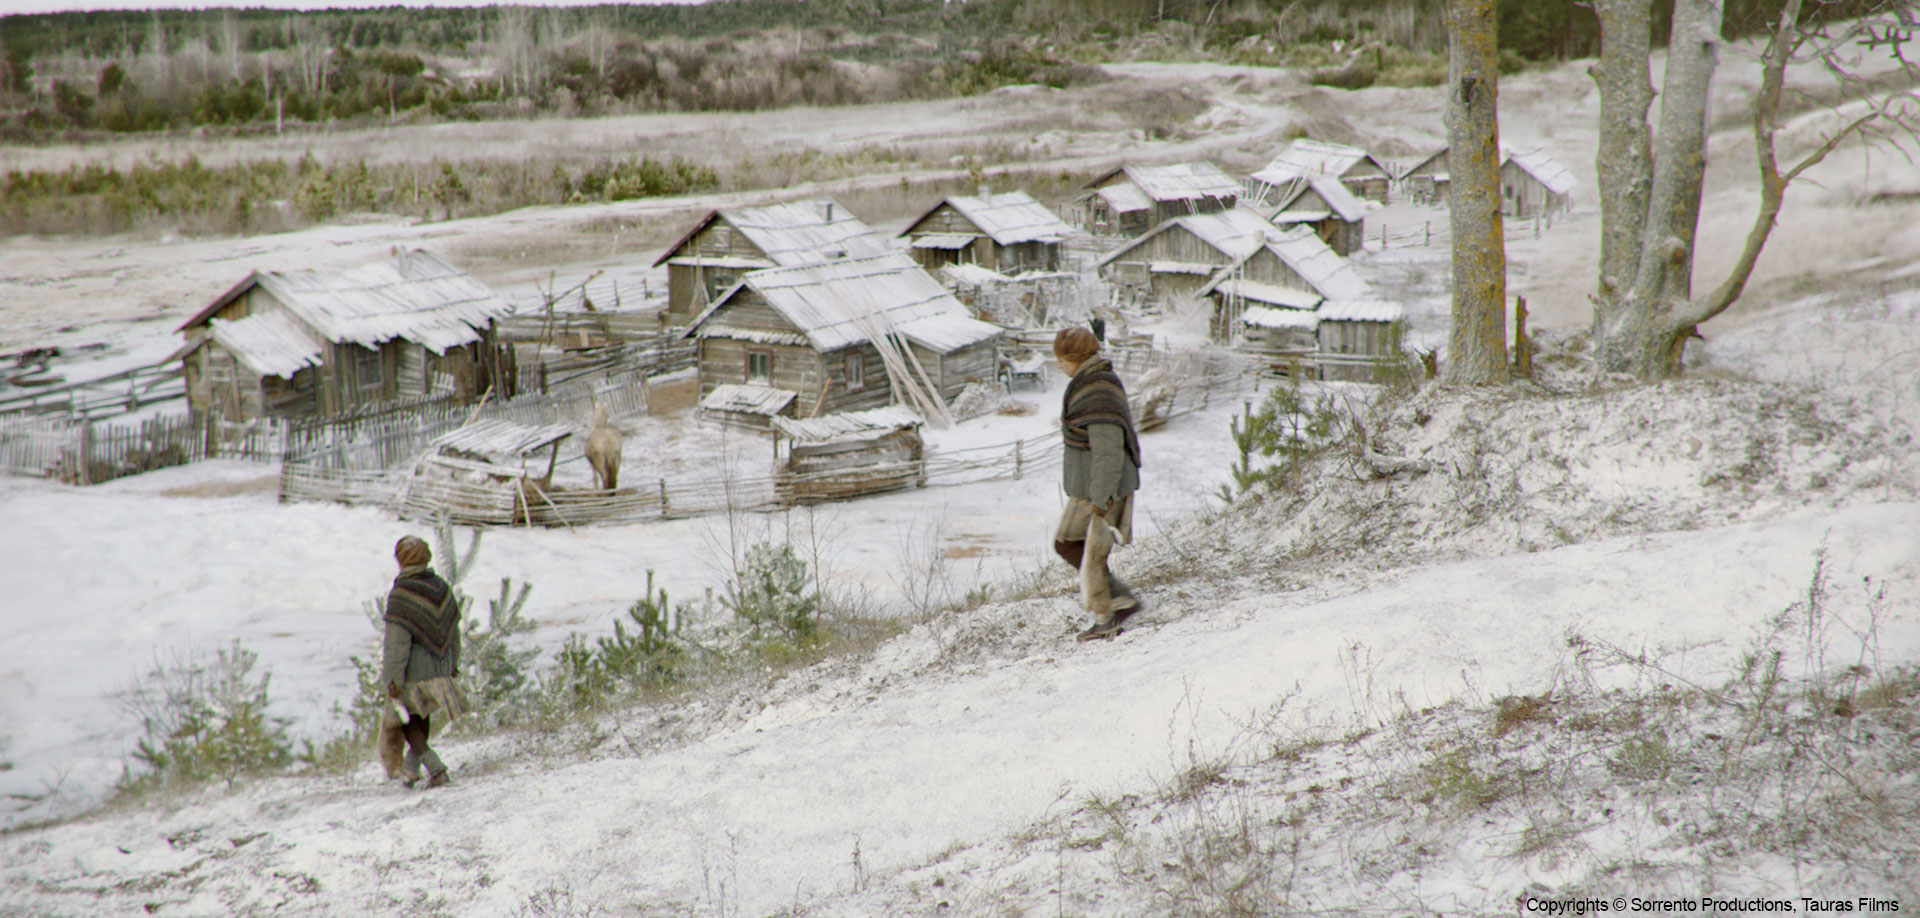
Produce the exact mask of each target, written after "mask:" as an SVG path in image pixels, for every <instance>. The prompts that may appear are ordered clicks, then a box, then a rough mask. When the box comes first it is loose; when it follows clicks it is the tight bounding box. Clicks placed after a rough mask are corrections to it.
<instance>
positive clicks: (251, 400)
mask: <svg viewBox="0 0 1920 918" xmlns="http://www.w3.org/2000/svg"><path fill="white" fill-rule="evenodd" d="M509 309H510V307H509V305H508V304H507V302H506V300H504V299H503V298H501V297H500V296H499V295H497V294H496V293H494V291H493V290H492V289H490V288H488V287H487V286H486V285H485V284H482V283H480V282H479V281H477V280H475V279H473V277H472V276H471V275H468V274H467V273H466V272H465V271H462V270H460V269H459V268H456V267H454V266H453V265H451V264H448V263H447V262H446V261H444V260H442V259H441V258H440V257H439V256H437V255H434V254H433V253H431V252H428V251H425V250H423V249H414V250H409V251H402V252H399V253H397V254H396V256H395V257H394V258H392V259H389V260H385V261H381V262H377V263H374V264H367V265H360V266H357V267H352V268H347V269H345V270H327V271H317V270H316V271H255V272H253V273H252V274H249V275H247V277H246V279H244V280H242V281H241V282H239V283H237V284H235V285H233V287H231V288H229V289H228V290H227V291H226V292H225V293H223V294H221V295H220V296H219V297H218V298H217V299H215V300H214V301H213V302H212V303H211V304H209V305H208V306H207V307H206V308H205V309H202V310H200V312H198V313H196V314H195V315H194V316H193V318H191V319H188V320H187V322H186V323H185V324H184V325H181V326H180V328H179V331H180V333H181V334H182V335H184V336H185V337H186V339H187V342H186V344H185V346H183V347H182V348H181V349H180V350H179V351H177V352H175V355H174V357H175V358H177V359H179V360H180V361H181V363H182V365H183V368H184V371H185V376H186V382H187V401H188V405H189V408H190V410H191V411H192V412H193V414H194V416H195V417H198V418H206V419H218V420H221V421H227V422H245V421H250V420H253V419H256V418H303V417H323V416H333V415H340V414H346V413H350V412H356V411H364V410H368V409H370V408H377V407H380V406H383V405H389V404H392V403H396V402H400V401H405V400H415V399H424V398H427V397H429V396H443V397H445V398H449V399H454V400H460V401H470V400H473V399H476V398H478V397H479V396H480V395H481V394H482V393H484V392H487V391H488V390H492V391H493V393H494V396H495V397H506V396H510V395H512V394H513V391H514V379H513V367H512V356H511V353H510V352H509V351H507V350H506V349H504V348H502V347H500V346H499V345H497V344H496V343H495V339H494V323H495V320H497V319H499V318H500V317H502V316H504V315H506V314H507V313H508V311H509Z"/></svg>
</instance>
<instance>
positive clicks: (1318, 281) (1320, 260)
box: [1198, 226, 1373, 300]
mask: <svg viewBox="0 0 1920 918" xmlns="http://www.w3.org/2000/svg"><path fill="white" fill-rule="evenodd" d="M1261 249H1265V250H1267V251H1270V252H1272V253H1273V254H1274V257H1276V258H1278V259H1280V263H1281V264H1284V265H1286V266H1287V267H1288V268H1290V269H1292V270H1293V273H1295V274H1298V275H1300V279H1301V280H1303V281H1305V282H1306V283H1307V284H1308V285H1309V286H1311V287H1312V288H1313V289H1314V290H1315V291H1316V292H1318V293H1319V294H1320V295H1322V296H1324V297H1326V298H1327V299H1330V300H1338V299H1363V298H1365V297H1368V296H1371V295H1372V294H1373V288H1372V287H1371V286H1369V285H1368V284H1367V282H1366V280H1364V279H1362V278H1361V277H1360V274H1359V272H1356V271H1355V270H1353V265H1352V264H1351V263H1349V262H1348V261H1347V260H1346V259H1345V258H1342V257H1340V254H1339V253H1338V252H1335V251H1334V250H1333V249H1330V248H1328V247H1327V244H1326V243H1325V242H1322V241H1321V240H1320V237H1319V236H1318V235H1316V234H1315V233H1314V231H1313V230H1312V229H1310V228H1308V227H1305V226H1294V227H1291V228H1288V229H1284V230H1283V229H1278V228H1276V229H1275V231H1274V234H1272V235H1269V236H1268V237H1267V238H1266V239H1264V240H1263V245H1261V246H1258V247H1256V248H1255V249H1253V250H1252V251H1249V252H1248V253H1247V254H1246V255H1245V256H1242V257H1240V258H1236V259H1234V261H1233V263H1232V264H1230V265H1228V266H1226V267H1224V268H1221V269H1219V271H1218V272H1217V273H1215V274H1214V276H1213V279H1212V280H1210V281H1208V282H1207V283H1206V284H1205V285H1204V286H1202V287H1201V288H1200V289H1199V291H1198V293H1199V295H1201V296H1205V295H1207V294H1209V293H1212V292H1213V291H1214V289H1215V288H1217V287H1218V286H1219V285H1221V284H1223V283H1225V282H1226V281H1228V280H1233V279H1237V278H1238V277H1239V276H1240V275H1241V274H1242V273H1243V268H1242V266H1243V265H1244V264H1245V263H1246V261H1247V259H1249V258H1252V257H1253V256H1254V255H1256V254H1259V252H1260V250H1261Z"/></svg>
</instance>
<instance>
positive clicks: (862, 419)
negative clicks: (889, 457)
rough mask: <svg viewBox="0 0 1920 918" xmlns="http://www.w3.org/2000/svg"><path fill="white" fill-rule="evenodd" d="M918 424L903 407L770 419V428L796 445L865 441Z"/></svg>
mask: <svg viewBox="0 0 1920 918" xmlns="http://www.w3.org/2000/svg"><path fill="white" fill-rule="evenodd" d="M921 423H922V421H921V420H920V416H919V415H917V414H914V413H913V409H911V408H908V407H907V406H905V405H888V406H886V407H885V408H870V409H868V410H866V411H847V412H842V413H840V414H829V415H826V416H824V417H818V418H780V417H776V418H774V419H773V429H774V430H776V431H779V432H780V434H781V435H782V436H785V437H786V438H788V439H790V440H793V441H795V442H798V443H831V442H833V441H835V440H856V439H867V438H870V437H873V436H877V435H879V434H884V433H891V432H893V431H895V430H899V429H900V428H902V427H918V426H920V425H921Z"/></svg>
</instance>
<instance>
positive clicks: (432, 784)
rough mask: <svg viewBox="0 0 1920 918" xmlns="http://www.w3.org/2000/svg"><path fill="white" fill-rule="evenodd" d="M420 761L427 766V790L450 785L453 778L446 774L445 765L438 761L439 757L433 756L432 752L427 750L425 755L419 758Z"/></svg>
mask: <svg viewBox="0 0 1920 918" xmlns="http://www.w3.org/2000/svg"><path fill="white" fill-rule="evenodd" d="M421 761H422V762H424V763H425V764H426V766H427V789H428V790H432V789H433V788H436V787H446V786H447V785H448V784H450V783H452V781H453V778H452V777H451V776H449V775H448V774H447V763H445V762H442V761H440V756H439V755H437V754H435V753H434V751H433V750H431V749H429V750H427V754H426V755H424V756H421Z"/></svg>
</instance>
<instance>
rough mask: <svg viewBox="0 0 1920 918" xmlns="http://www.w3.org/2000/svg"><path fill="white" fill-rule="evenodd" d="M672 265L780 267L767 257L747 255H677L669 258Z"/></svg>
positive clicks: (743, 267) (751, 268) (741, 269)
mask: <svg viewBox="0 0 1920 918" xmlns="http://www.w3.org/2000/svg"><path fill="white" fill-rule="evenodd" d="M667 264H670V265H690V266H693V267H697V268H733V269H735V270H740V271H752V270H753V269H755V268H775V267H779V266H778V265H776V264H774V263H773V262H772V261H770V260H768V259H765V258H753V257H751V256H747V255H719V256H713V255H701V254H699V253H697V252H696V253H694V254H692V255H675V256H673V257H672V258H669V259H667Z"/></svg>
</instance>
